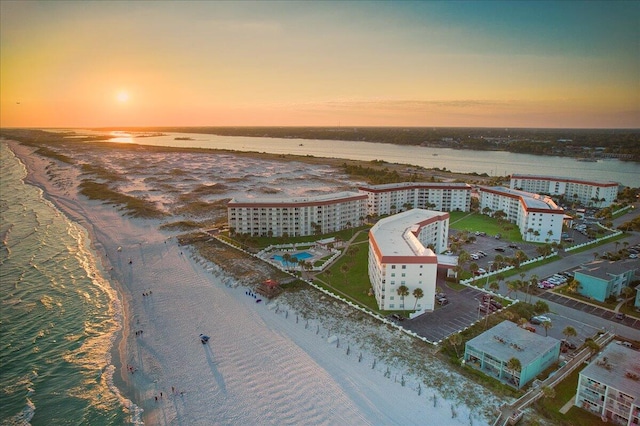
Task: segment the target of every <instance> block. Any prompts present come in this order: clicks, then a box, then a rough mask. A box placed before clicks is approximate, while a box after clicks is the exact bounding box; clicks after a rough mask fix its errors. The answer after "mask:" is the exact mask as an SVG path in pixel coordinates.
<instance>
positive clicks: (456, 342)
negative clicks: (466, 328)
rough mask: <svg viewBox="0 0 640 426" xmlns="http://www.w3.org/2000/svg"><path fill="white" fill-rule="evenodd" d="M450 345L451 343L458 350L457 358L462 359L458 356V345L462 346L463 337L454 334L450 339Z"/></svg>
mask: <svg viewBox="0 0 640 426" xmlns="http://www.w3.org/2000/svg"><path fill="white" fill-rule="evenodd" d="M449 343H451V345H453V348H454V349H455V350H456V358H460V355H459V354H458V345H461V344H462V335H461V334H460V333H456V334H452V335H451V337H449Z"/></svg>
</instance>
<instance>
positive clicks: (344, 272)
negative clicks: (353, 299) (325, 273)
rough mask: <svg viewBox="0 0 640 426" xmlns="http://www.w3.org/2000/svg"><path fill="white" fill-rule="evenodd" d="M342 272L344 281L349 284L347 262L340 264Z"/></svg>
mask: <svg viewBox="0 0 640 426" xmlns="http://www.w3.org/2000/svg"><path fill="white" fill-rule="evenodd" d="M340 272H342V274H343V275H344V283H345V285H346V284H347V273H349V265H348V264H347V263H346V262H345V263H343V264H342V265H341V266H340Z"/></svg>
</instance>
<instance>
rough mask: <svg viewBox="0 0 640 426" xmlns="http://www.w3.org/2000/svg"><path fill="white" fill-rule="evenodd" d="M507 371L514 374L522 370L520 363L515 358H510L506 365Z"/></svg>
mask: <svg viewBox="0 0 640 426" xmlns="http://www.w3.org/2000/svg"><path fill="white" fill-rule="evenodd" d="M506 367H507V369H509V370H511V371H515V372H519V371H521V370H522V363H521V362H520V360H519V359H518V358H516V357H513V358H510V359H509V361H508V362H507V365H506Z"/></svg>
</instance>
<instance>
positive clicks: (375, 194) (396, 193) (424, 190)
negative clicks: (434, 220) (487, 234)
mask: <svg viewBox="0 0 640 426" xmlns="http://www.w3.org/2000/svg"><path fill="white" fill-rule="evenodd" d="M358 190H359V191H360V192H362V193H365V194H367V196H368V197H369V199H368V202H367V213H368V214H369V215H371V216H379V215H387V214H394V213H397V212H399V211H403V210H408V209H413V208H416V209H428V210H431V209H432V210H439V211H463V212H467V211H469V209H470V208H471V186H470V185H468V184H466V183H436V182H403V183H389V184H384V185H364V186H361V187H359V188H358Z"/></svg>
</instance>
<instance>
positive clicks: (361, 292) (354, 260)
mask: <svg viewBox="0 0 640 426" xmlns="http://www.w3.org/2000/svg"><path fill="white" fill-rule="evenodd" d="M363 234H364V235H366V232H365V233H363ZM352 247H357V252H356V253H355V255H350V254H348V253H345V254H344V255H343V256H342V257H341V258H340V259H338V261H336V263H334V264H333V265H331V267H330V268H329V269H328V270H326V271H325V272H323V273H321V274H319V275H318V276H317V277H318V278H319V279H320V280H322V281H324V282H326V283H327V284H328V286H326V285H324V284H323V283H321V282H318V280H316V281H315V283H316V284H318V285H321V286H323V287H325V288H327V289H328V290H331V291H333V292H335V293H337V294H340V295H342V296H344V297H346V298H347V299H351V300H352V301H356V302H358V303H360V304H361V305H363V306H366V307H367V308H369V309H371V310H372V311H374V312H379V311H378V304H377V303H376V299H375V297H374V296H369V290H370V289H371V282H370V281H369V273H368V270H367V269H368V257H369V246H368V245H367V244H357V245H355V246H352ZM344 265H346V266H344Z"/></svg>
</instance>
